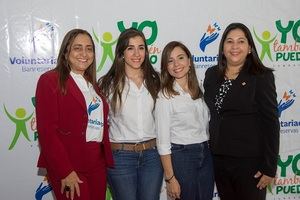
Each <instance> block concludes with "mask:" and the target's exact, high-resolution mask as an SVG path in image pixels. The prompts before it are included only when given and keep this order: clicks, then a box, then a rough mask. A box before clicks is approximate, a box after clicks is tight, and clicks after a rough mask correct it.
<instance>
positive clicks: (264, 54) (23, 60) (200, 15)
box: [0, 0, 300, 200]
mask: <svg viewBox="0 0 300 200" xmlns="http://www.w3.org/2000/svg"><path fill="white" fill-rule="evenodd" d="M299 8H300V1H298V0H286V1H281V0H269V1H268V0H244V1H240V0H227V1H199V0H190V1H184V0H172V1H170V0H169V1H168V0H166V1H162V0H151V1H143V0H130V1H129V0H128V1H121V0H120V1H117V0H110V1H103V0H90V1H88V0H86V1H79V0H51V1H45V0H19V1H18V0H14V1H9V0H0V85H1V87H0V95H1V96H0V161H1V162H0V177H1V179H0V199H1V200H18V199H25V200H33V199H36V200H41V199H44V200H47V199H50V200H52V199H53V197H52V195H51V192H49V188H48V183H47V180H45V178H44V177H43V176H39V175H38V169H37V168H36V162H37V157H38V152H39V149H38V144H37V133H36V122H35V108H34V94H35V88H36V82H37V79H38V77H39V76H40V75H41V74H42V73H43V72H45V71H47V70H49V69H51V68H53V67H54V66H55V63H56V56H57V53H58V49H59V45H60V43H61V40H62V37H63V36H64V35H65V33H66V32H67V31H68V30H70V29H72V28H75V27H78V28H83V29H86V30H88V31H89V32H90V33H92V34H93V37H94V41H95V43H96V46H97V66H98V77H100V76H101V75H103V74H104V73H105V72H107V70H108V69H109V67H110V65H111V63H112V60H111V57H112V56H113V52H114V48H115V40H116V39H117V37H118V35H119V34H120V31H122V29H123V28H124V27H125V28H129V27H131V26H133V27H136V28H138V29H140V30H143V32H144V33H145V35H146V38H147V39H148V40H147V41H148V45H149V49H150V52H151V62H152V63H153V64H154V66H155V67H156V68H157V69H159V63H160V55H161V51H162V49H163V47H164V45H165V44H166V43H168V42H169V41H171V40H179V41H182V42H183V43H185V44H186V45H187V46H188V47H189V49H190V50H191V52H192V54H193V58H194V62H195V65H196V67H197V73H198V74H199V76H200V77H202V78H203V74H204V72H205V70H206V69H207V68H208V67H210V66H211V65H213V64H215V63H216V57H217V54H218V44H219V41H220V35H221V34H222V32H223V31H224V29H225V27H226V26H227V25H228V24H229V23H231V22H242V23H245V24H246V25H247V26H248V27H249V28H250V29H251V31H252V34H253V37H254V39H255V42H256V45H257V49H258V51H259V53H261V58H262V60H263V62H264V63H265V64H266V65H267V66H269V67H272V68H274V69H275V76H276V86H277V94H278V103H279V104H278V108H279V110H280V111H281V116H280V125H281V134H280V136H281V145H280V159H279V162H278V171H277V179H276V181H275V185H274V186H273V187H269V189H268V196H267V198H268V200H283V199H300V177H299V175H300V161H299V160H300V145H299V144H300V132H299V126H300V112H299V108H300V103H299V100H298V98H297V95H298V94H299V93H300V90H299V89H300V81H299V77H300V16H299ZM254 32H255V34H256V36H255V34H254ZM149 184H151V183H149ZM215 196H216V198H215V199H218V198H217V194H215ZM107 199H110V198H109V197H108V198H107ZM161 199H163V200H165V199H166V195H165V189H164V188H163V189H162V196H161Z"/></svg>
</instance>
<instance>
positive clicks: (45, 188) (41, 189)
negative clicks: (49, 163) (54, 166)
mask: <svg viewBox="0 0 300 200" xmlns="http://www.w3.org/2000/svg"><path fill="white" fill-rule="evenodd" d="M51 190H52V187H51V186H50V185H49V183H48V180H47V178H46V177H44V180H43V181H42V182H41V183H40V184H39V186H38V187H37V189H36V190H35V195H34V196H35V200H42V199H43V197H44V196H45V195H47V194H50V192H51Z"/></svg>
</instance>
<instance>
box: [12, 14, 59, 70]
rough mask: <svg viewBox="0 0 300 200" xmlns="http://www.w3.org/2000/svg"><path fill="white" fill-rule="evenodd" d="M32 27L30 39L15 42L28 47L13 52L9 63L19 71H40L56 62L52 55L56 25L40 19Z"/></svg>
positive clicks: (54, 50) (55, 37) (17, 44)
mask: <svg viewBox="0 0 300 200" xmlns="http://www.w3.org/2000/svg"><path fill="white" fill-rule="evenodd" d="M32 27H33V30H32V34H31V35H30V36H29V38H30V39H28V40H24V41H23V40H18V41H16V44H15V45H16V46H21V47H28V48H24V50H21V52H14V54H15V55H12V56H10V57H9V63H10V64H11V66H12V67H16V69H17V70H18V71H20V72H30V73H36V72H37V73H42V72H45V71H48V70H50V69H52V68H53V67H54V65H55V64H56V62H57V59H56V58H55V55H54V54H55V53H56V48H57V46H58V33H57V28H56V27H57V25H54V24H52V23H50V22H44V21H41V20H40V21H38V22H36V23H35V24H34V25H33V26H32ZM16 54H18V55H16Z"/></svg>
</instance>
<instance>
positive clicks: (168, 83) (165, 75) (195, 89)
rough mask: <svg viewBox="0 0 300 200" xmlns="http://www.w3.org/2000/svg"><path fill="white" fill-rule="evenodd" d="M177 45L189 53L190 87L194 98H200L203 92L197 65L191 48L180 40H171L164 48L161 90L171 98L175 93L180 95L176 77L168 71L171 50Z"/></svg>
mask: <svg viewBox="0 0 300 200" xmlns="http://www.w3.org/2000/svg"><path fill="white" fill-rule="evenodd" d="M175 47H179V48H181V49H182V50H183V51H184V52H185V53H186V55H187V57H188V59H189V60H190V64H191V66H190V70H189V72H188V87H189V90H190V91H191V96H192V99H198V98H201V97H202V96H203V93H202V91H201V89H200V87H199V82H198V79H197V75H196V71H195V66H194V63H193V60H192V54H191V52H190V51H189V49H188V48H187V47H186V46H185V45H184V44H182V43H181V42H178V41H172V42H169V43H168V44H167V45H166V46H165V48H164V49H163V52H162V56H161V74H160V77H161V90H162V93H163V95H164V96H165V97H167V98H170V97H172V96H173V95H179V93H178V92H177V91H175V90H174V88H173V84H174V81H175V78H174V77H173V76H171V75H170V73H169V72H168V64H169V59H170V55H171V52H172V51H173V50H174V48H175Z"/></svg>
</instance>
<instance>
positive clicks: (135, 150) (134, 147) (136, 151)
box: [133, 143, 146, 153]
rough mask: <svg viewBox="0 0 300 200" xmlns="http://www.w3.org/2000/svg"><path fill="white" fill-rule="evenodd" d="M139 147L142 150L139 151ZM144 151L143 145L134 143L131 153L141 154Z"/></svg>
mask: <svg viewBox="0 0 300 200" xmlns="http://www.w3.org/2000/svg"><path fill="white" fill-rule="evenodd" d="M139 145H142V147H143V148H142V149H140V150H139V148H138V147H139ZM144 150H146V147H145V143H135V144H134V146H133V151H134V152H135V153H139V152H141V151H144Z"/></svg>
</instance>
